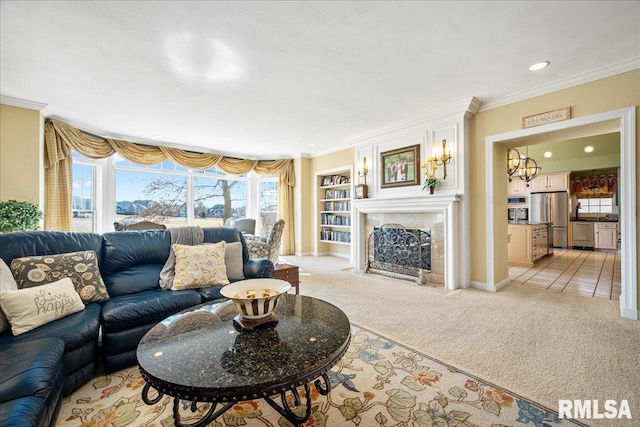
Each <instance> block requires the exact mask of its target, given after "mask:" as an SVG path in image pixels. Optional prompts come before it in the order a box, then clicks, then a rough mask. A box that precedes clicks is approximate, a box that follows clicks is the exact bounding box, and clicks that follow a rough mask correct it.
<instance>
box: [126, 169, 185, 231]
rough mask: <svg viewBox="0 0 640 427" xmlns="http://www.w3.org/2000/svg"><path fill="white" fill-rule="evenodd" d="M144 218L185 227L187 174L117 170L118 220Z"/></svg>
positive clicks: (169, 225)
mask: <svg viewBox="0 0 640 427" xmlns="http://www.w3.org/2000/svg"><path fill="white" fill-rule="evenodd" d="M142 220H148V221H153V222H157V223H160V224H165V225H166V226H167V227H183V226H186V225H187V178H186V176H180V175H174V174H169V173H164V174H163V173H154V172H151V171H149V172H147V171H146V170H128V169H116V221H124V222H139V221H142Z"/></svg>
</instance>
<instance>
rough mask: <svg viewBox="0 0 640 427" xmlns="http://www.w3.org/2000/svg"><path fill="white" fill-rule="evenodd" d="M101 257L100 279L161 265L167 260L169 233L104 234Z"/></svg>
mask: <svg viewBox="0 0 640 427" xmlns="http://www.w3.org/2000/svg"><path fill="white" fill-rule="evenodd" d="M102 239H103V251H104V253H103V257H102V259H101V263H100V268H101V270H102V273H103V277H106V276H109V275H111V274H115V273H119V272H121V271H124V270H128V269H130V268H133V267H136V266H139V265H145V264H160V266H161V267H162V265H164V263H165V261H166V260H167V258H168V257H169V249H170V248H171V235H170V233H169V230H140V231H130V232H127V233H122V232H118V231H113V232H109V233H104V234H103V235H102ZM134 292H135V291H134Z"/></svg>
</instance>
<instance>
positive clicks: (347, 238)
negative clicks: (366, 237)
mask: <svg viewBox="0 0 640 427" xmlns="http://www.w3.org/2000/svg"><path fill="white" fill-rule="evenodd" d="M320 239H321V240H325V241H331V242H341V243H351V232H350V231H335V230H331V229H330V228H323V229H322V231H321V232H320Z"/></svg>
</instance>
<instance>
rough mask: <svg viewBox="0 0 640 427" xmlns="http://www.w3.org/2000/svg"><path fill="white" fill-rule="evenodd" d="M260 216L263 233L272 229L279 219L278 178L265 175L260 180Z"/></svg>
mask: <svg viewBox="0 0 640 427" xmlns="http://www.w3.org/2000/svg"><path fill="white" fill-rule="evenodd" d="M259 188H260V199H259V218H260V221H259V223H260V230H261V233H258V234H266V233H269V232H270V231H271V229H272V228H273V225H274V224H275V223H276V220H277V213H278V178H277V177H265V178H261V179H260V181H259Z"/></svg>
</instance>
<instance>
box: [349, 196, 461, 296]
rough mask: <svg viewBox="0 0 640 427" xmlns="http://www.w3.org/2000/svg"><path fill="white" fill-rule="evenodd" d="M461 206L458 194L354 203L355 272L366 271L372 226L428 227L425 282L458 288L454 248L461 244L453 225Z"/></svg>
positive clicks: (358, 201) (457, 228) (456, 228)
mask: <svg viewBox="0 0 640 427" xmlns="http://www.w3.org/2000/svg"><path fill="white" fill-rule="evenodd" d="M460 205H461V203H460V196H459V195H457V194H453V195H452V194H443V195H438V194H434V195H428V194H421V195H420V197H402V198H375V199H356V200H353V204H352V207H353V218H352V222H353V224H352V233H353V236H352V239H351V241H352V248H353V251H354V252H353V260H354V270H355V271H356V272H358V273H362V274H364V272H365V270H366V267H367V243H368V238H369V235H370V234H371V232H372V231H373V227H375V226H379V225H383V224H390V223H393V224H400V225H402V226H404V227H406V228H430V229H431V239H432V243H431V263H432V268H431V273H428V274H427V283H428V284H435V285H440V286H442V285H444V286H445V287H446V288H447V289H456V288H458V286H457V285H456V284H458V283H459V281H458V279H459V273H458V270H456V268H455V266H456V264H457V263H456V256H455V248H456V247H458V248H459V245H458V244H456V242H460V239H461V234H460V233H461V231H460V228H459V227H456V226H454V225H455V224H456V223H458V220H459V209H460ZM458 266H459V264H458Z"/></svg>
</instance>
